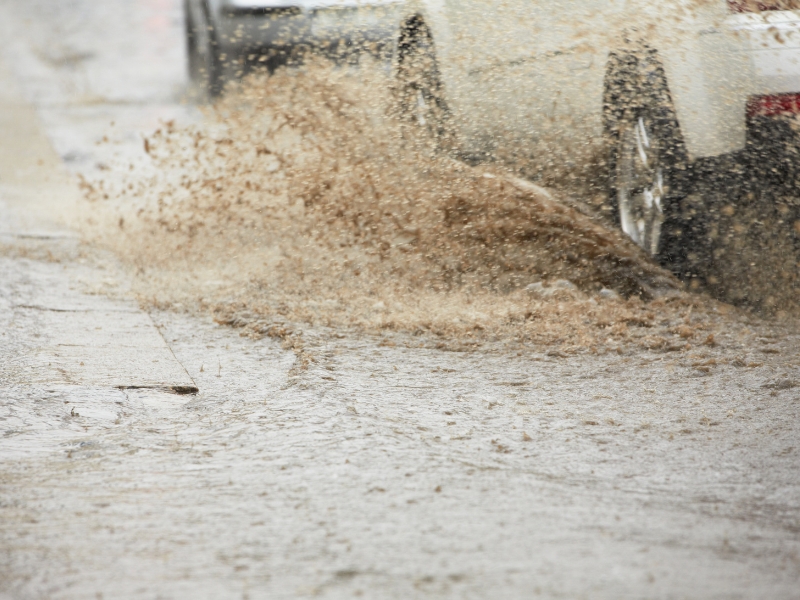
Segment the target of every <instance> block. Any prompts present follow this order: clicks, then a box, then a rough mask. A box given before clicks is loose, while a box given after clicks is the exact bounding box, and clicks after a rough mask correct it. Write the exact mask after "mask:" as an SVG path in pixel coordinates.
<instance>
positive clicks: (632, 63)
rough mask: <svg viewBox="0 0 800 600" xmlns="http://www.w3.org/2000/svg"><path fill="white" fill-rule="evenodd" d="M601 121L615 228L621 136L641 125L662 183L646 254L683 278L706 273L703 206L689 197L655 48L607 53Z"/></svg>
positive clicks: (682, 150)
mask: <svg viewBox="0 0 800 600" xmlns="http://www.w3.org/2000/svg"><path fill="white" fill-rule="evenodd" d="M604 121H605V122H604V130H605V131H604V133H605V138H606V147H607V151H608V154H607V161H606V164H607V167H608V174H607V178H608V179H607V181H608V205H609V208H610V210H611V212H612V214H613V215H614V220H615V222H616V224H617V225H618V226H620V227H623V225H624V223H623V221H624V214H623V213H624V209H623V207H621V206H620V199H621V198H624V197H625V193H624V190H623V182H622V181H621V176H620V169H621V163H622V160H623V154H622V153H623V151H624V149H625V143H627V141H626V138H625V132H626V131H627V130H629V129H630V128H631V127H633V126H635V125H636V124H640V123H646V124H647V127H648V129H649V130H651V131H652V132H653V134H654V136H655V138H656V139H657V140H658V141H659V144H658V145H659V152H658V154H659V163H660V165H661V173H662V175H663V181H664V184H663V188H662V189H663V196H662V198H661V207H662V211H663V221H662V222H661V226H660V236H659V240H658V242H657V244H656V245H655V247H647V248H645V251H647V252H648V253H649V254H651V255H652V256H653V258H654V259H655V260H656V261H657V262H659V263H660V264H661V265H662V266H664V267H666V268H668V269H670V270H671V271H672V272H673V273H675V274H676V275H677V276H679V277H681V278H682V279H691V278H694V277H697V275H698V274H702V273H703V272H704V271H706V270H708V268H709V266H710V265H709V263H710V250H709V248H708V247H707V245H708V241H707V238H708V236H707V233H706V228H707V222H706V221H707V218H706V217H707V210H708V207H705V206H704V201H703V196H702V194H698V193H693V192H696V191H697V190H694V189H693V186H692V182H691V177H690V176H689V169H688V167H689V165H688V158H687V152H686V146H685V144H684V141H683V135H682V133H681V130H680V125H679V123H678V119H677V116H676V114H675V110H674V106H673V103H672V97H671V95H670V92H669V86H668V85H667V78H666V75H665V73H664V70H663V67H662V66H661V64H660V63H659V61H658V57H657V56H656V53H655V51H654V50H652V49H649V48H646V47H640V48H637V49H636V50H635V51H625V52H622V53H619V54H612V56H611V57H610V60H609V66H608V70H607V73H606V83H605V97H604ZM621 191H622V192H623V193H622V194H621ZM629 235H630V234H629ZM632 237H633V236H632ZM635 241H636V240H635ZM640 245H643V244H641V243H640Z"/></svg>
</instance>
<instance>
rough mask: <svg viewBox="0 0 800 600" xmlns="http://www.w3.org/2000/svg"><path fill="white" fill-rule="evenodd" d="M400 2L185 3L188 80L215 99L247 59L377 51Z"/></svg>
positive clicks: (386, 38)
mask: <svg viewBox="0 0 800 600" xmlns="http://www.w3.org/2000/svg"><path fill="white" fill-rule="evenodd" d="M399 2H400V0H184V14H185V19H186V41H187V52H188V59H189V76H190V78H191V79H192V80H193V81H194V82H195V83H198V84H201V85H203V86H205V87H206V89H207V91H208V92H209V94H210V95H211V96H216V95H218V94H219V93H220V92H221V91H222V88H223V85H224V83H225V81H226V71H228V72H230V71H232V70H235V69H236V68H238V67H239V65H240V64H241V62H242V60H241V59H243V58H244V57H245V56H246V55H260V56H262V57H264V58H267V57H269V56H273V57H274V56H278V57H281V56H284V57H285V56H287V55H290V54H291V53H292V52H294V51H295V50H297V49H299V48H315V49H322V50H330V51H342V50H344V48H343V47H344V46H346V47H349V48H350V49H352V48H355V49H357V50H359V49H368V50H371V51H378V52H379V51H380V46H381V45H383V44H386V42H387V41H389V40H391V34H392V33H393V31H394V28H395V26H396V23H397V15H398V14H399V12H398V8H399Z"/></svg>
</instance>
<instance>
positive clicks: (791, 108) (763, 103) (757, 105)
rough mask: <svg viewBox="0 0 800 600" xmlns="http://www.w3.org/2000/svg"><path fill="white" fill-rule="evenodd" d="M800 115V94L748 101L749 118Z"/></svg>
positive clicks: (753, 98)
mask: <svg viewBox="0 0 800 600" xmlns="http://www.w3.org/2000/svg"><path fill="white" fill-rule="evenodd" d="M796 114H800V94H774V95H771V96H753V97H752V98H750V99H749V100H748V101H747V116H748V117H779V116H782V115H796Z"/></svg>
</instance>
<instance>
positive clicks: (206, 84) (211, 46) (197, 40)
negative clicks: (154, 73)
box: [184, 0, 225, 99]
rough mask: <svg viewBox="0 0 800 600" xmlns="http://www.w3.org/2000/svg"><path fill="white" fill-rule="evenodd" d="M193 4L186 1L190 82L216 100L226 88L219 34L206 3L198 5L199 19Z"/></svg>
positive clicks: (185, 13)
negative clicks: (192, 8) (192, 6)
mask: <svg viewBox="0 0 800 600" xmlns="http://www.w3.org/2000/svg"><path fill="white" fill-rule="evenodd" d="M191 1H192V0H184V19H185V31H186V53H187V58H188V70H189V80H190V81H191V82H192V83H193V84H194V85H196V86H198V87H200V89H202V91H203V92H204V93H205V94H206V95H207V96H208V97H209V98H212V99H214V98H217V97H219V96H220V95H221V94H222V91H223V88H224V85H225V80H224V68H223V64H222V59H221V57H220V50H219V44H218V41H217V33H216V30H215V29H214V28H213V26H212V25H211V24H210V23H211V20H210V18H209V15H208V6H207V5H206V3H205V2H200V3H199V6H198V9H199V10H198V13H199V15H198V14H197V13H194V12H193V11H192V10H191V6H190V4H191Z"/></svg>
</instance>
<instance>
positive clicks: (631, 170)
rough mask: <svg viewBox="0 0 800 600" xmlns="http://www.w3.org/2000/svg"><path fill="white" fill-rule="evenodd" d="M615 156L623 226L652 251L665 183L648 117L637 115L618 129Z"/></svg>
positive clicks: (656, 241) (655, 245)
mask: <svg viewBox="0 0 800 600" xmlns="http://www.w3.org/2000/svg"><path fill="white" fill-rule="evenodd" d="M619 144H620V145H619V150H620V151H619V155H618V160H617V178H616V180H617V205H618V206H619V218H620V224H621V226H622V230H623V231H624V232H625V233H626V234H627V235H628V236H629V237H630V238H631V239H632V240H633V241H634V242H636V243H637V244H638V245H639V246H641V247H642V248H643V249H644V250H646V251H647V252H649V253H650V254H651V255H655V254H656V253H657V252H658V245H659V241H660V239H661V225H662V223H663V222H664V198H665V195H666V186H665V183H664V169H663V167H662V164H661V161H660V158H661V156H660V155H661V151H662V148H661V147H660V146H659V143H658V140H657V139H655V138H654V136H653V134H652V127H651V126H650V123H648V120H647V119H646V118H644V117H639V118H638V119H637V120H636V121H635V122H633V123H630V124H629V125H628V126H626V127H625V128H624V130H623V131H621V132H620V140H619Z"/></svg>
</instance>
